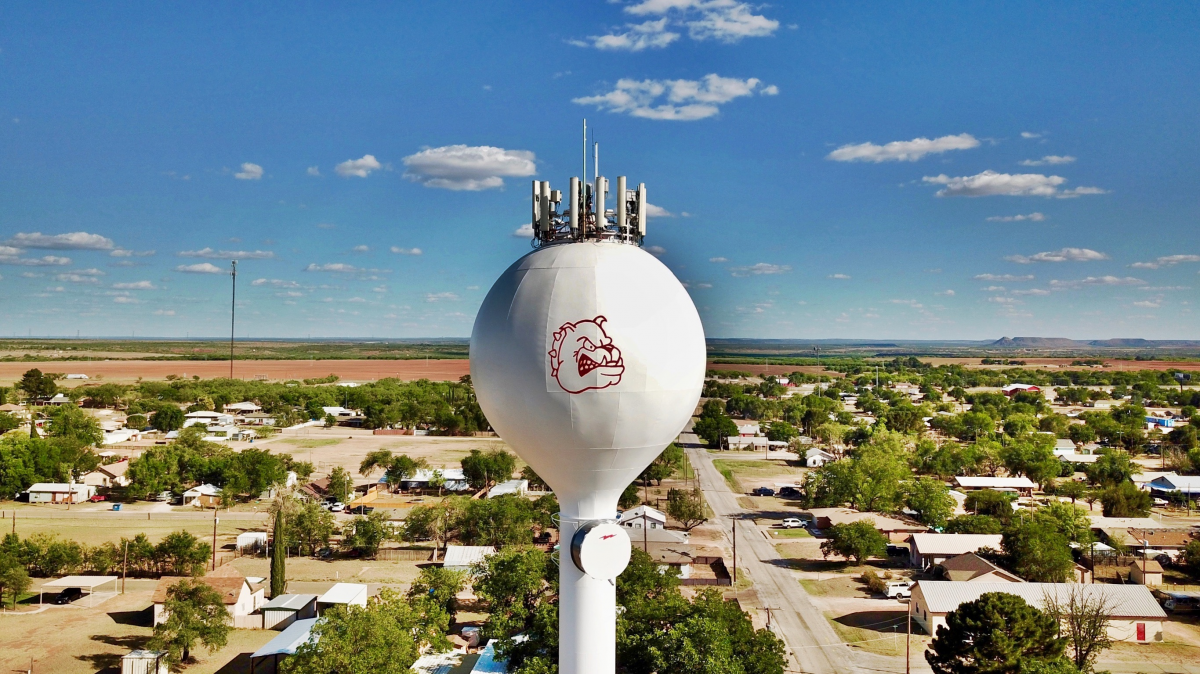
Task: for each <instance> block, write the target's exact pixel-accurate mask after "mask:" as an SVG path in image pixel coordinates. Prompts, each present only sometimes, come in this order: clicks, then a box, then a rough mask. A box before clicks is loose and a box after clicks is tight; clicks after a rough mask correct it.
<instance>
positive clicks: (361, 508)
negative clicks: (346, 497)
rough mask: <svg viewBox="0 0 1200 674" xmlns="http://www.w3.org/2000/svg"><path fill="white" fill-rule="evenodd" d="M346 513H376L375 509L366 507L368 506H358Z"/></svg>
mask: <svg viewBox="0 0 1200 674" xmlns="http://www.w3.org/2000/svg"><path fill="white" fill-rule="evenodd" d="M346 512H349V513H353V514H355V515H366V514H368V513H373V512H375V508H373V507H371V506H366V505H356V506H354V507H353V508H351V509H349V510H347V511H346Z"/></svg>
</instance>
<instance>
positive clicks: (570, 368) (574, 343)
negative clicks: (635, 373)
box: [550, 316, 625, 393]
mask: <svg viewBox="0 0 1200 674" xmlns="http://www.w3.org/2000/svg"><path fill="white" fill-rule="evenodd" d="M607 320H608V319H606V318H604V317H603V316H597V317H595V318H593V319H591V320H583V321H578V322H575V323H571V322H567V323H563V324H562V326H561V327H559V329H557V330H555V331H554V344H553V346H552V347H551V349H550V374H551V375H553V376H554V379H555V380H557V381H558V385H559V386H561V387H562V389H563V390H564V391H566V392H567V393H583V392H584V391H590V390H593V389H602V388H608V387H609V386H616V385H617V384H620V383H621V375H623V374H625V361H623V360H621V350H620V349H618V348H617V347H615V346H613V343H612V338H611V337H609V336H608V333H606V332H604V323H605V321H607Z"/></svg>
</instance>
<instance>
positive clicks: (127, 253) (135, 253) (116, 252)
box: [109, 248, 155, 257]
mask: <svg viewBox="0 0 1200 674" xmlns="http://www.w3.org/2000/svg"><path fill="white" fill-rule="evenodd" d="M154 252H155V251H152V250H126V249H125V248H114V249H113V250H112V251H110V252H109V256H110V257H150V256H151V255H154Z"/></svg>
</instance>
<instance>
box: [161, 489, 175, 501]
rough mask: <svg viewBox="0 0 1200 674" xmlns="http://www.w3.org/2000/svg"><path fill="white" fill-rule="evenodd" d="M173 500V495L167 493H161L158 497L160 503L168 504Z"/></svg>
mask: <svg viewBox="0 0 1200 674" xmlns="http://www.w3.org/2000/svg"><path fill="white" fill-rule="evenodd" d="M174 498H175V495H174V494H172V493H171V492H169V491H164V492H161V493H160V494H159V495H158V500H159V501H162V502H163V503H170V502H171V501H172V500H173V499H174Z"/></svg>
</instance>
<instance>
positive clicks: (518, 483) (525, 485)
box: [488, 480, 529, 498]
mask: <svg viewBox="0 0 1200 674" xmlns="http://www.w3.org/2000/svg"><path fill="white" fill-rule="evenodd" d="M527 491H529V480H509V481H507V482H501V483H500V484H498V485H496V486H495V487H492V489H491V491H489V492H488V498H496V497H497V496H505V495H511V496H524V495H525V492H527Z"/></svg>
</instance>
